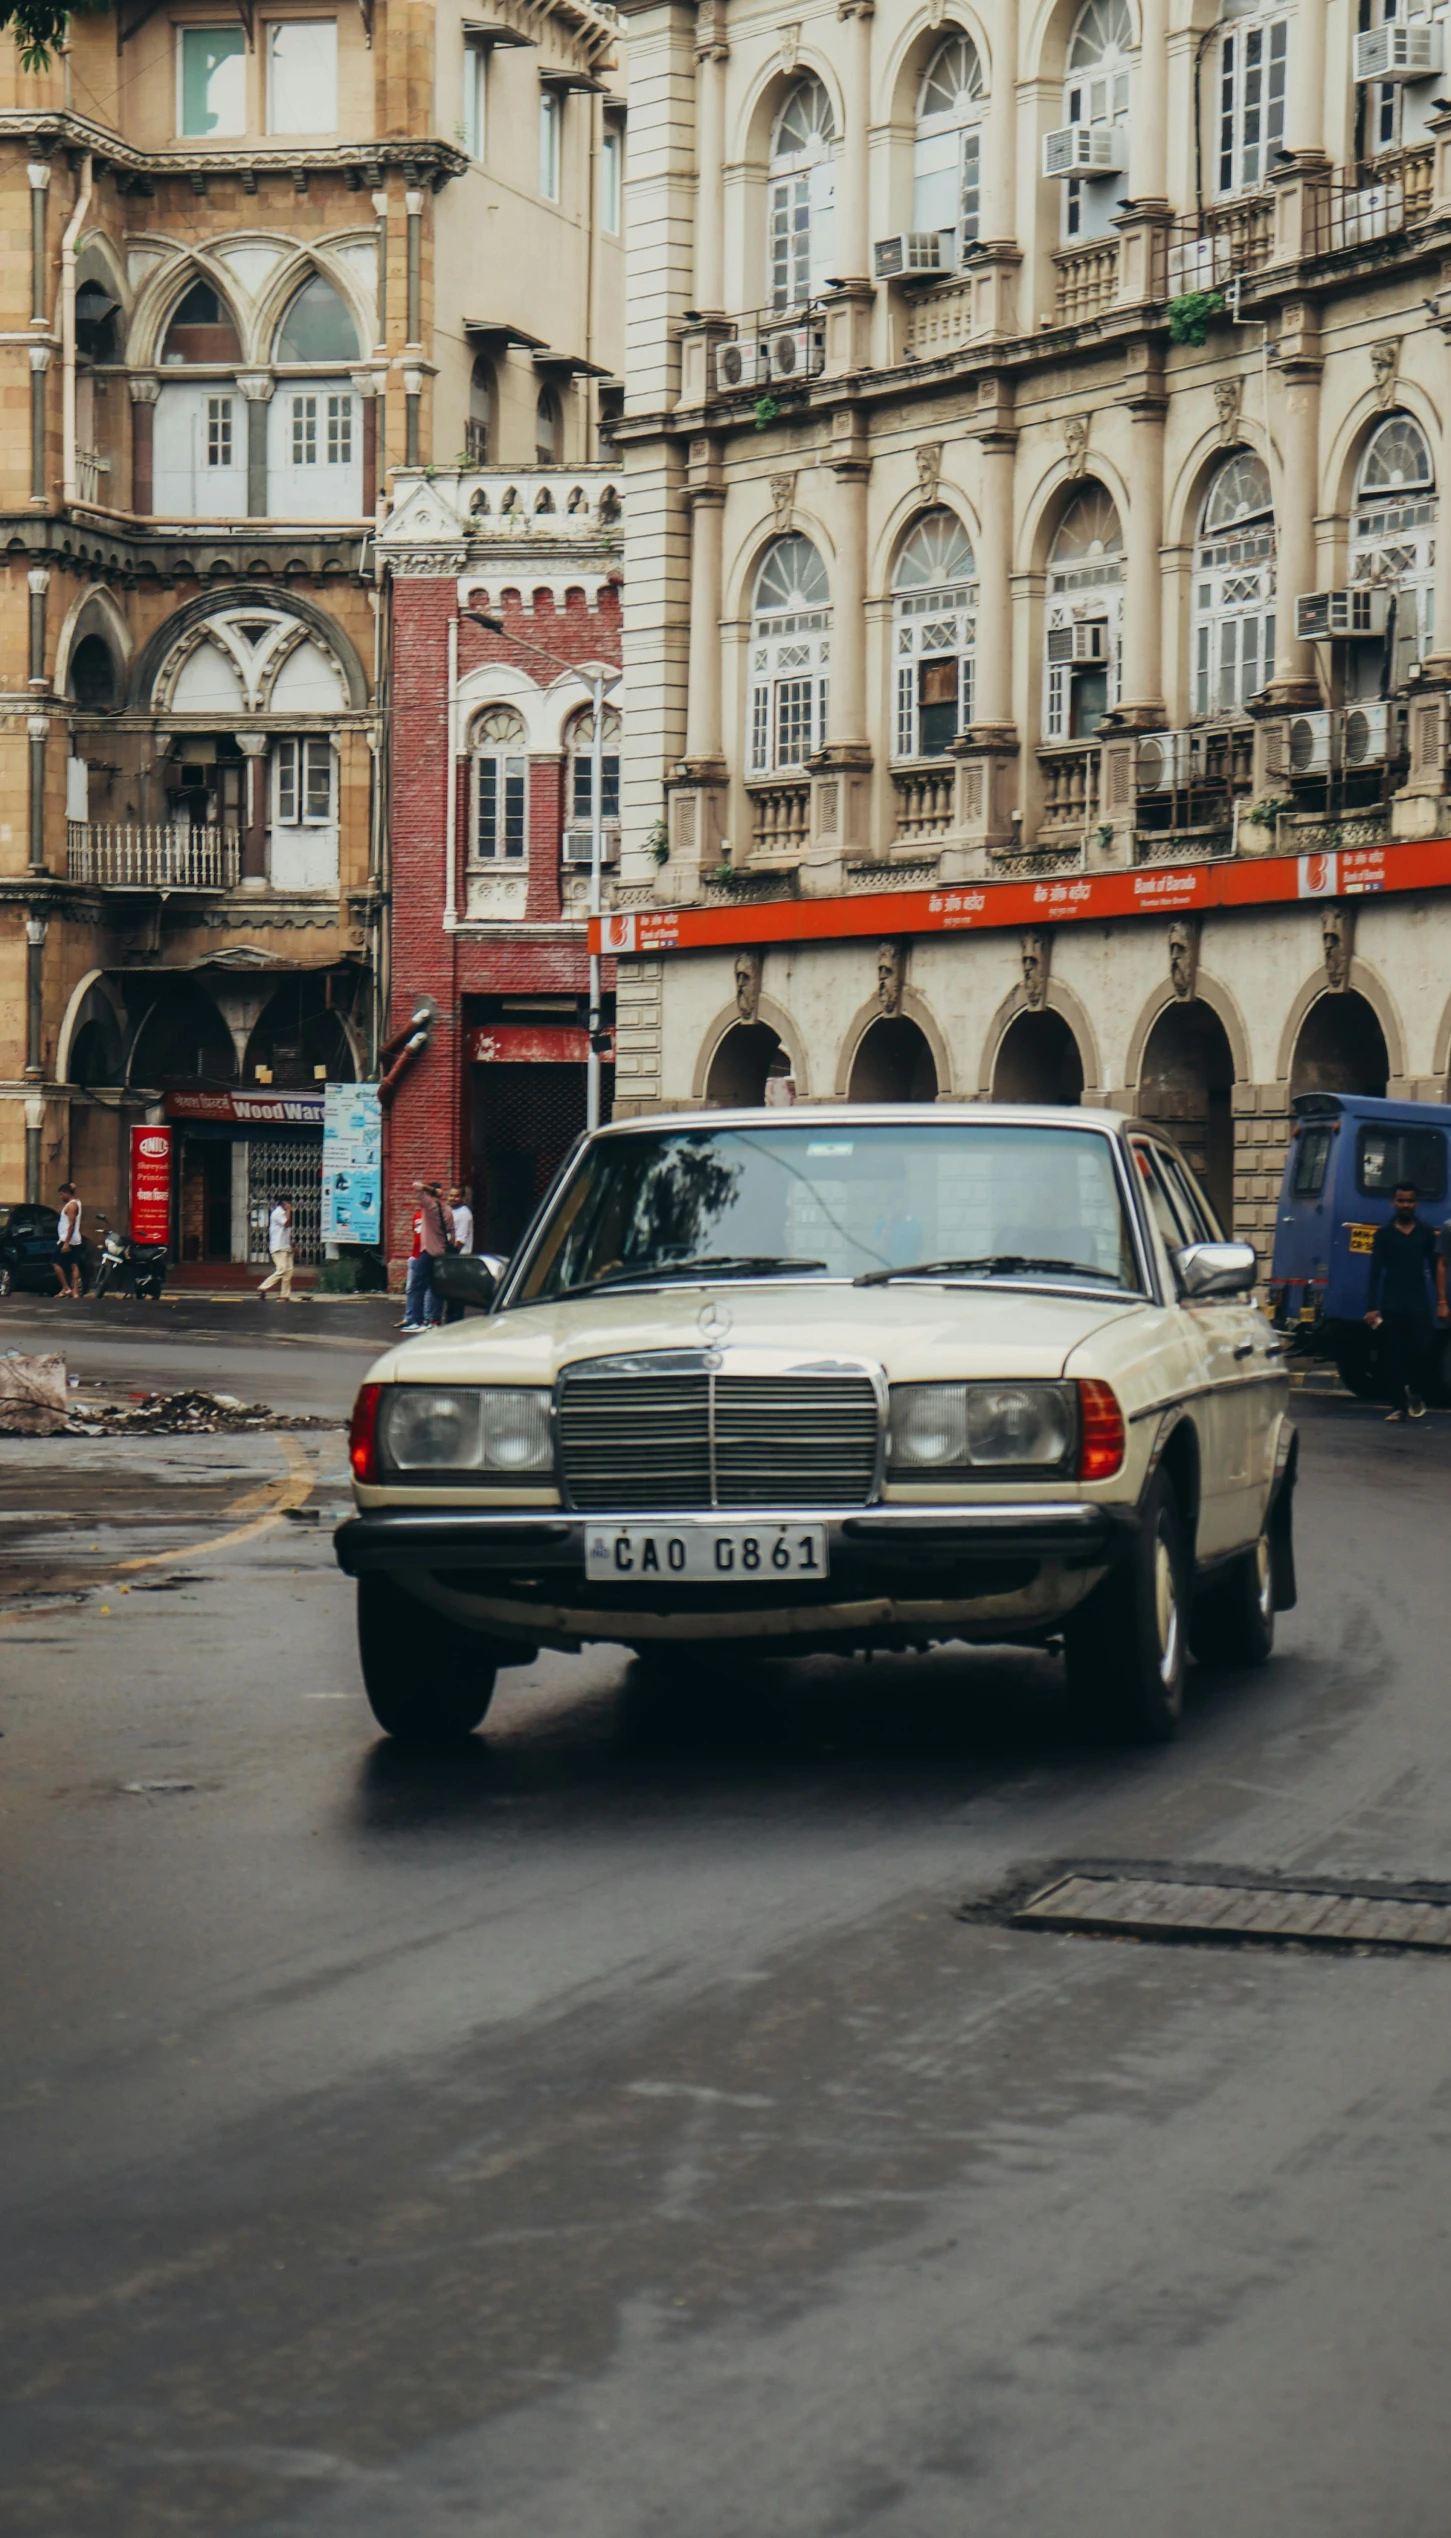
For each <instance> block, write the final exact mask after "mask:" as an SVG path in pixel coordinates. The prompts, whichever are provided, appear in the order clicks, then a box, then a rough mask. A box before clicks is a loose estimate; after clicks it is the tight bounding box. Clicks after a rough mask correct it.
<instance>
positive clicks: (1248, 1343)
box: [1234, 1340, 1255, 1357]
mask: <svg viewBox="0 0 1451 2538" xmlns="http://www.w3.org/2000/svg"><path fill="white" fill-rule="evenodd" d="M1234 1353H1235V1356H1236V1357H1253V1355H1254V1353H1255V1344H1254V1341H1253V1340H1241V1341H1240V1344H1239V1346H1238V1348H1237V1349H1236V1350H1235V1352H1234Z"/></svg>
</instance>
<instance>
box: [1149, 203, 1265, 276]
mask: <svg viewBox="0 0 1451 2538" xmlns="http://www.w3.org/2000/svg"><path fill="white" fill-rule="evenodd" d="M1274 243H1275V207H1274V203H1273V201H1272V200H1271V198H1270V196H1269V195H1268V194H1249V195H1245V196H1244V197H1243V198H1242V199H1241V200H1238V201H1235V202H1229V203H1213V204H1211V205H1210V206H1209V208H1208V210H1206V211H1201V212H1188V213H1186V214H1185V215H1184V217H1183V218H1182V219H1179V220H1176V221H1175V223H1174V225H1173V228H1172V230H1171V231H1170V234H1169V264H1168V281H1167V289H1168V295H1169V298H1170V299H1171V300H1177V299H1180V298H1182V297H1183V295H1184V294H1185V293H1186V292H1189V291H1222V290H1223V288H1224V286H1225V284H1226V282H1233V281H1235V280H1236V279H1237V277H1238V276H1239V275H1240V274H1242V273H1260V272H1262V271H1263V269H1264V267H1265V266H1266V265H1267V264H1268V263H1269V260H1270V256H1271V253H1272V251H1273V249H1274Z"/></svg>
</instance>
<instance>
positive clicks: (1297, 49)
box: [1285, 6, 1344, 159]
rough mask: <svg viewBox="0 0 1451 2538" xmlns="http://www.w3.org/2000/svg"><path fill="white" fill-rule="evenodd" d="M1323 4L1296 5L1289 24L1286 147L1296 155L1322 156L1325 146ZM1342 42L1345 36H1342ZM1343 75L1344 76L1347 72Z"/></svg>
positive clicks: (1324, 17)
mask: <svg viewBox="0 0 1451 2538" xmlns="http://www.w3.org/2000/svg"><path fill="white" fill-rule="evenodd" d="M1327 14H1328V12H1327V10H1326V9H1325V8H1324V7H1323V6H1322V7H1319V8H1316V7H1311V8H1308V9H1297V10H1296V12H1295V15H1294V17H1293V19H1292V20H1291V24H1290V58H1289V64H1288V70H1289V76H1288V78H1287V80H1286V83H1285V147H1286V149H1287V150H1292V151H1293V152H1294V154H1295V156H1296V158H1302V157H1306V156H1309V157H1314V158H1317V159H1318V158H1320V157H1321V156H1322V155H1323V153H1324V149H1325V20H1326V16H1327ZM1341 41H1342V43H1343V42H1344V37H1343V36H1342V38H1341ZM1340 76H1341V77H1342V78H1343V77H1344V73H1343V72H1342V73H1341V74H1340Z"/></svg>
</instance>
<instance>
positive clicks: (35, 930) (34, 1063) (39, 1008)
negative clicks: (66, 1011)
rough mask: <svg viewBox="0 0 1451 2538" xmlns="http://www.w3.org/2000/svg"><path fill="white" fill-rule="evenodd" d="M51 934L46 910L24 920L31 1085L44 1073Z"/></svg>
mask: <svg viewBox="0 0 1451 2538" xmlns="http://www.w3.org/2000/svg"><path fill="white" fill-rule="evenodd" d="M49 932H50V919H49V916H48V914H47V912H46V910H45V909H44V908H43V907H41V908H32V909H31V911H30V913H29V915H28V916H27V918H26V920H25V1072H26V1074H27V1076H28V1077H29V1078H30V1080H31V1082H32V1083H34V1082H35V1081H36V1080H37V1079H38V1078H39V1077H41V1076H43V1075H44V1073H45V938H46V936H47V934H48V933H49Z"/></svg>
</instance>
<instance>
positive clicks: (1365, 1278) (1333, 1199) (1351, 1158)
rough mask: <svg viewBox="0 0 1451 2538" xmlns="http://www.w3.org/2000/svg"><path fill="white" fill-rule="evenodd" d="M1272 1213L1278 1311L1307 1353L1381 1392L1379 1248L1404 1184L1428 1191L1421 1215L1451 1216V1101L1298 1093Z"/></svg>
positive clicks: (1448, 1359) (1368, 1395)
mask: <svg viewBox="0 0 1451 2538" xmlns="http://www.w3.org/2000/svg"><path fill="white" fill-rule="evenodd" d="M1292 1108H1293V1111H1294V1114H1295V1126H1294V1133H1293V1136H1292V1138H1291V1142H1290V1151H1289V1153H1288V1155H1287V1156H1286V1158H1285V1177H1284V1181H1283V1183H1282V1184H1281V1188H1280V1203H1279V1209H1278V1213H1277V1216H1276V1220H1275V1255H1274V1265H1273V1268H1272V1270H1271V1273H1270V1311H1271V1314H1272V1316H1273V1318H1274V1321H1275V1323H1276V1324H1277V1326H1278V1327H1279V1328H1280V1329H1281V1330H1284V1331H1288V1332H1290V1333H1292V1334H1293V1337H1294V1341H1295V1347H1296V1351H1297V1353H1298V1354H1302V1355H1306V1356H1311V1357H1328V1358H1330V1359H1332V1360H1333V1362H1334V1364H1335V1366H1336V1369H1337V1371H1338V1373H1339V1375H1340V1379H1341V1381H1342V1383H1344V1384H1346V1385H1347V1386H1348V1387H1349V1389H1350V1391H1352V1392H1354V1393H1358V1394H1359V1395H1360V1397H1361V1399H1362V1400H1370V1399H1373V1398H1374V1397H1375V1395H1376V1392H1377V1389H1378V1383H1377V1370H1376V1362H1375V1360H1376V1349H1375V1334H1374V1332H1372V1331H1370V1330H1368V1329H1367V1328H1366V1323H1365V1315H1366V1312H1367V1310H1368V1308H1369V1303H1370V1249H1371V1244H1372V1243H1373V1242H1374V1240H1375V1232H1376V1227H1377V1226H1378V1225H1384V1224H1386V1223H1387V1222H1388V1220H1389V1218H1390V1217H1391V1215H1392V1214H1393V1212H1394V1211H1393V1208H1392V1204H1391V1202H1392V1196H1393V1194H1394V1192H1395V1190H1396V1187H1397V1185H1398V1184H1399V1183H1400V1182H1402V1181H1411V1182H1414V1183H1415V1186H1416V1188H1417V1190H1418V1191H1419V1192H1420V1207H1419V1210H1418V1213H1419V1215H1420V1218H1421V1222H1422V1223H1423V1224H1425V1225H1429V1226H1431V1227H1432V1228H1433V1229H1434V1230H1436V1231H1439V1230H1440V1228H1441V1226H1442V1225H1443V1224H1445V1223H1446V1222H1447V1220H1448V1218H1451V1200H1448V1197H1447V1189H1448V1176H1447V1165H1448V1153H1447V1146H1448V1140H1451V1104H1448V1103H1444V1102H1383V1101H1374V1100H1372V1099H1371V1098H1370V1096H1369V1095H1368V1094H1361V1093H1301V1094H1300V1096H1299V1098H1298V1099H1297V1100H1296V1101H1295V1102H1294V1103H1293V1104H1292ZM1437 1375H1438V1390H1439V1391H1440V1393H1441V1394H1442V1395H1443V1396H1444V1395H1445V1393H1446V1392H1447V1391H1448V1389H1451V1352H1448V1349H1447V1344H1446V1341H1445V1339H1444V1338H1440V1337H1439V1336H1438V1366H1437Z"/></svg>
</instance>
